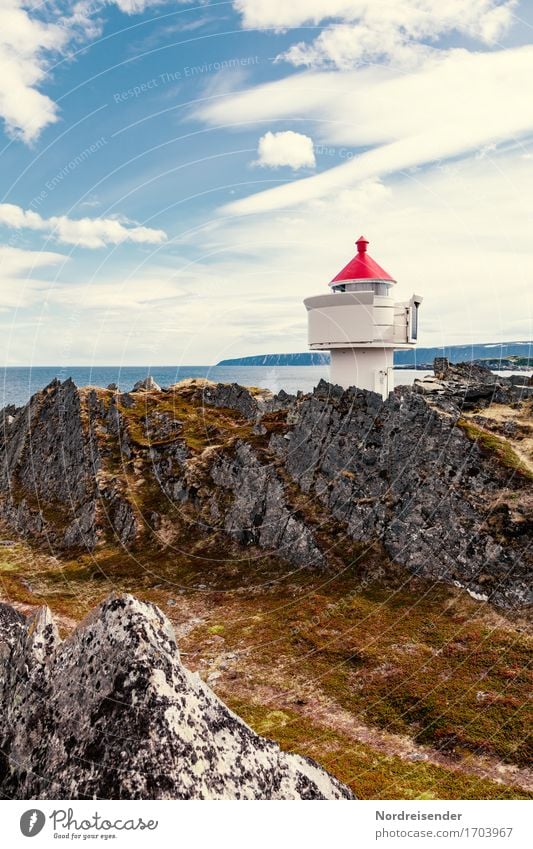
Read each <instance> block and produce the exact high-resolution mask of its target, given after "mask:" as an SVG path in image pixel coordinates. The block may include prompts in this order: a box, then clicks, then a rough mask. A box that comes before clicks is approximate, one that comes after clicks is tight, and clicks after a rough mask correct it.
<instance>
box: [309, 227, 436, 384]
mask: <svg viewBox="0 0 533 849" xmlns="http://www.w3.org/2000/svg"><path fill="white" fill-rule="evenodd" d="M356 245H357V254H356V255H355V257H354V258H353V259H352V260H350V262H349V263H348V265H346V266H345V267H344V268H343V269H342V271H339V273H338V274H337V276H336V277H334V278H333V280H332V281H331V283H330V284H329V286H330V288H331V292H330V294H328V295H315V296H314V297H312V298H306V299H305V300H304V304H305V307H306V309H307V319H308V336H309V347H310V348H311V350H313V351H323V350H329V351H330V352H331V366H330V380H331V382H332V383H336V384H339V385H340V386H342V387H343V388H344V389H347V388H348V387H349V386H357V387H358V388H360V389H369V390H371V391H372V392H378V393H379V394H380V395H381V396H382V397H383V398H386V397H387V396H388V394H389V392H391V391H392V389H394V372H393V354H394V351H395V350H398V349H401V348H414V347H415V346H416V340H417V336H418V308H419V306H420V304H421V303H422V298H421V297H420V296H419V295H413V296H412V297H411V299H410V300H409V301H407V302H405V303H396V302H395V301H394V298H393V296H392V289H393V286H394V285H395V283H396V281H395V280H394V279H393V278H392V277H391V276H390V275H389V274H387V272H386V271H384V270H383V268H381V267H380V266H379V265H378V264H377V262H375V261H374V260H373V259H372V257H370V256H369V255H368V253H367V245H368V241H367V240H366V239H365V238H364V237H363V236H361V237H360V238H359V239H358V240H357V242H356Z"/></svg>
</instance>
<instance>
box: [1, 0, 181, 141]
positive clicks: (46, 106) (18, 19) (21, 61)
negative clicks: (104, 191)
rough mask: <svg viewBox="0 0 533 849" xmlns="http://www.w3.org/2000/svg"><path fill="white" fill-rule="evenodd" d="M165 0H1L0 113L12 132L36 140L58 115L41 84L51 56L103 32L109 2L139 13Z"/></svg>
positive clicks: (27, 139)
mask: <svg viewBox="0 0 533 849" xmlns="http://www.w3.org/2000/svg"><path fill="white" fill-rule="evenodd" d="M165 2H168V0H161V2H159V0H57V2H54V3H50V4H47V3H31V2H29V0H1V4H0V79H1V80H2V85H1V86H0V118H3V120H4V122H5V127H6V131H7V132H8V134H9V135H10V136H12V137H13V138H17V139H21V140H22V141H24V142H26V143H32V142H34V141H35V140H36V139H37V138H38V137H39V135H40V134H41V132H42V131H43V130H44V129H45V128H46V127H48V126H50V125H51V124H54V123H55V122H56V121H57V120H58V115H59V110H58V107H57V105H56V103H54V101H53V100H52V99H51V98H50V97H49V96H47V95H46V94H43V93H42V92H41V91H40V90H39V89H40V87H41V86H42V85H43V84H44V83H45V82H46V81H47V77H48V70H49V68H50V65H51V64H52V62H53V61H55V60H57V59H58V58H64V57H65V56H66V55H68V53H69V51H71V50H73V49H75V48H76V47H79V46H80V45H81V44H83V43H85V42H87V41H90V40H92V39H94V38H96V37H97V36H98V35H99V34H100V32H101V25H102V21H101V13H102V12H103V10H104V8H105V6H106V5H112V4H114V5H116V6H118V7H119V9H121V10H122V11H123V12H125V13H127V14H135V13H137V12H142V11H144V10H145V9H146V8H148V7H149V6H157V5H161V4H162V3H165ZM178 2H181V0H178Z"/></svg>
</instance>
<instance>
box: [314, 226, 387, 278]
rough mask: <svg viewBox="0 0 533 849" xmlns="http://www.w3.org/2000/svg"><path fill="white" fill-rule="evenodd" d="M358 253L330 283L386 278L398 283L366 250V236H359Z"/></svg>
mask: <svg viewBox="0 0 533 849" xmlns="http://www.w3.org/2000/svg"><path fill="white" fill-rule="evenodd" d="M355 244H356V245H357V253H356V255H355V256H354V258H353V259H351V260H350V262H349V263H348V265H345V266H344V268H343V269H342V271H339V273H338V274H337V276H336V277H334V278H333V280H332V281H331V283H330V286H331V285H333V284H334V283H340V282H342V281H343V280H386V281H387V282H389V283H396V281H395V280H394V278H393V277H391V276H390V274H387V272H386V271H385V270H384V269H383V268H381V266H380V265H378V264H377V262H375V261H374V260H373V259H372V257H371V256H369V255H368V254H367V252H366V246H367V245H368V240H367V239H365V237H364V236H359V238H358V240H357V242H356V243H355Z"/></svg>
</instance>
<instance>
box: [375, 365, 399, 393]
mask: <svg viewBox="0 0 533 849" xmlns="http://www.w3.org/2000/svg"><path fill="white" fill-rule="evenodd" d="M393 389H394V372H393V370H392V368H390V367H389V368H383V369H378V370H377V371H376V372H375V373H374V391H375V392H377V393H378V395H381V397H382V398H383V400H384V401H385V400H386V399H387V398H388V397H389V392H392V390H393Z"/></svg>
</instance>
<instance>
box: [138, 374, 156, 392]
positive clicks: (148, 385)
mask: <svg viewBox="0 0 533 849" xmlns="http://www.w3.org/2000/svg"><path fill="white" fill-rule="evenodd" d="M161 391H162V389H161V387H160V386H159V384H158V383H156V382H155V380H154V379H153V377H152V375H148V377H145V378H144V380H138V381H137V383H136V384H135V385H134V387H133V389H132V392H161Z"/></svg>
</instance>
